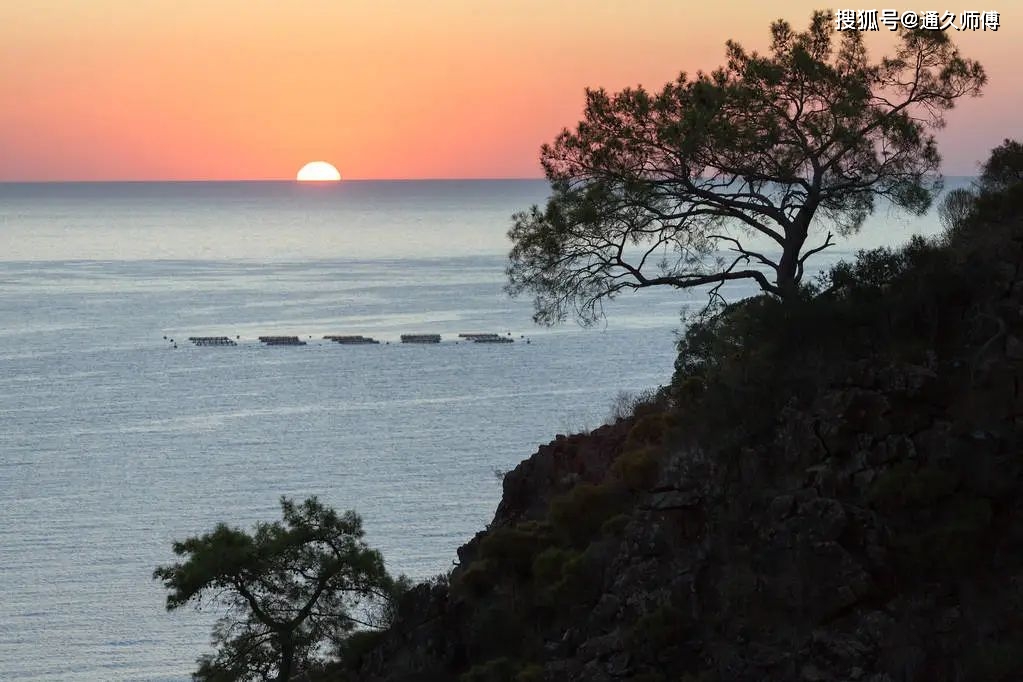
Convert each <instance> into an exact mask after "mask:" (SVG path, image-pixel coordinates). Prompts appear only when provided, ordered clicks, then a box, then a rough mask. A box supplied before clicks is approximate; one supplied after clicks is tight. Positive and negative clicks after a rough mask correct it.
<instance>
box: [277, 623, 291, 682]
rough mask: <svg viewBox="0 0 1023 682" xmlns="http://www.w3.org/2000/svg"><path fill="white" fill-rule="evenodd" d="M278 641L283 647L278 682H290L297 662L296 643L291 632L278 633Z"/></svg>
mask: <svg viewBox="0 0 1023 682" xmlns="http://www.w3.org/2000/svg"><path fill="white" fill-rule="evenodd" d="M277 641H278V643H280V646H281V667H280V670H279V671H278V672H277V682H288V680H290V679H291V668H292V666H293V665H294V662H295V642H294V641H292V639H291V631H290V630H288V631H282V632H278V633H277Z"/></svg>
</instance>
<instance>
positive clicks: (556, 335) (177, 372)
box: [0, 181, 935, 681]
mask: <svg viewBox="0 0 1023 682" xmlns="http://www.w3.org/2000/svg"><path fill="white" fill-rule="evenodd" d="M545 192H546V187H545V185H544V184H543V183H540V182H533V181H494V182H388V183H372V182H365V183H342V184H340V185H337V186H329V187H322V186H315V187H310V186H300V185H295V184H292V183H209V184H206V183H167V184H158V183H154V184H146V183H128V184H107V185H103V184H99V185H90V184H81V185H77V184H73V185H0V519H2V524H0V595H2V597H0V680H64V679H68V680H83V681H84V680H185V679H188V674H189V672H190V671H191V670H192V669H193V666H194V659H195V657H196V656H197V655H199V654H200V653H202V652H204V651H205V649H206V645H207V641H208V635H209V627H210V624H211V622H212V620H213V618H214V614H211V613H201V614H194V613H190V612H180V613H175V614H167V613H166V612H165V611H164V609H163V597H164V594H163V592H162V591H161V588H160V586H159V585H158V584H156V583H155V582H153V581H152V579H151V574H152V570H153V568H154V567H155V566H156V565H157V564H159V563H164V562H168V561H170V560H171V559H172V555H171V554H170V543H171V542H172V540H174V539H181V538H183V537H185V536H187V535H190V534H193V533H196V532H200V531H203V530H206V529H208V528H209V527H211V526H212V525H213V524H214V523H215V522H217V521H221V520H226V521H229V522H231V523H235V524H239V525H244V526H248V525H249V524H251V523H252V522H254V521H256V520H260V519H271V518H273V517H275V516H276V515H277V513H278V508H277V499H278V497H279V496H280V495H290V496H297V497H304V496H307V495H313V494H315V495H319V496H320V497H321V498H322V499H323V500H324V501H326V502H327V503H329V504H330V505H333V506H335V507H337V508H339V509H345V508H354V509H356V510H357V511H359V512H360V513H361V514H362V515H363V517H364V520H365V525H366V528H367V531H368V540H369V541H370V543H371V544H373V545H375V546H377V547H379V548H380V549H381V550H382V551H383V552H384V555H385V557H386V558H387V560H388V564H389V566H390V568H391V569H392V570H393V571H400V572H405V573H407V574H409V575H411V576H413V577H416V578H425V577H428V576H430V575H433V574H436V573H439V572H442V571H445V570H447V569H448V568H449V567H450V565H451V562H452V560H453V559H454V556H455V549H456V547H457V546H458V545H459V544H461V543H463V542H464V541H466V540H467V539H468V538H469V537H471V536H472V534H473V533H475V532H476V531H477V530H478V529H479V528H481V527H482V526H483V525H484V524H486V523H487V521H489V519H490V518H491V516H492V514H493V510H494V508H495V506H496V503H497V501H498V499H499V496H500V483H499V480H498V478H497V476H495V470H498V471H500V470H507V469H509V468H511V467H513V466H515V464H516V463H518V461H520V460H521V459H523V458H525V457H527V456H528V455H529V454H530V453H532V452H533V451H534V450H535V448H536V446H537V445H538V444H540V443H542V442H546V441H548V440H550V439H551V438H552V437H553V435H554V434H555V433H558V432H566V431H573V430H578V429H580V428H584V427H592V426H596V425H598V424H599V423H600V422H601V421H602V420H603V418H604V417H605V416H606V415H607V414H608V412H609V407H610V404H611V402H612V400H613V399H614V397H615V395H616V394H617V393H618V392H619V391H620V390H623V389H624V390H641V389H645V388H650V387H654V386H656V385H658V384H660V383H663V382H665V381H667V379H668V377H669V376H670V372H671V368H672V361H673V356H674V354H673V343H674V336H673V330H674V329H676V328H677V327H678V325H679V310H680V308H681V306H683V305H684V304H686V303H687V301H688V302H690V303H693V304H695V305H699V304H700V302H701V301H702V299H701V298H700V296H699V295H698V294H689V295H687V294H679V293H678V292H670V291H647V292H643V293H642V294H640V295H636V296H632V297H626V298H625V299H623V300H621V301H619V302H616V303H615V304H614V305H612V306H611V307H610V308H609V309H608V315H609V319H608V323H607V324H606V325H605V326H602V327H599V328H596V329H587V330H583V329H580V328H578V327H575V326H573V325H567V326H564V327H562V328H558V329H555V330H539V329H536V328H534V327H532V325H531V322H530V315H531V310H530V305H529V302H528V301H514V300H510V299H508V298H507V296H506V295H505V294H504V293H503V292H502V285H503V282H504V279H503V278H504V275H503V268H504V254H505V253H506V252H507V249H508V246H509V245H508V243H507V241H506V237H505V232H506V230H507V228H508V226H509V216H510V214H511V213H512V212H513V211H516V210H520V209H523V208H526V207H527V206H529V205H530V204H531V203H534V202H538V201H542V199H543V198H544V196H545ZM883 220H884V216H881V217H880V218H878V219H875V220H874V221H873V222H872V223H871V225H868V229H866V230H864V233H863V234H862V235H861V236H860V237H859V238H858V240H857V241H855V242H853V244H852V245H846V246H845V247H844V250H841V249H836V250H835V252H834V253H833V254H832V255H831V256H830V258H831V259H833V258H835V257H837V256H839V255H841V254H842V253H848V251H849V250H850V249H851V248H853V247H855V246H869V245H875V244H881V243H894V242H899V241H902V240H904V239H905V237H906V236H908V234H910V233H911V232H912V231H923V232H933V231H934V229H935V224H934V220H933V218H932V217H929V216H928V217H924V218H921V219H917V220H914V221H908V222H902V223H890V222H882V221H883ZM746 291H748V290H746V289H742V288H737V289H732V290H730V291H729V292H728V293H729V295H731V296H741V295H742V294H743V293H745V292H746ZM480 331H483V332H500V333H508V332H510V333H511V334H512V337H513V338H514V339H515V340H516V342H515V343H512V344H502V345H475V344H466V343H455V339H456V338H457V336H456V335H457V334H458V333H459V332H480ZM407 332H426V333H440V334H442V335H443V337H444V339H445V341H444V342H443V343H441V344H439V345H430V346H409V345H402V344H400V343H398V342H397V341H398V337H399V335H400V334H402V333H407ZM331 333H335V334H365V335H369V336H374V337H376V338H378V339H381V340H382V341H383V342H384V343H382V344H380V345H377V346H357V347H351V346H345V347H342V346H338V345H334V344H330V343H328V342H325V341H323V340H322V339H321V337H322V336H323V335H324V334H331ZM262 334H295V335H301V336H302V337H303V339H305V340H306V341H307V342H308V345H306V346H301V347H264V346H262V345H261V344H259V343H258V342H257V341H256V340H255V337H257V336H259V335H262ZM192 335H217V336H220V335H224V336H231V337H232V338H233V337H236V336H237V337H238V343H239V345H238V346H236V347H226V348H196V347H193V346H191V345H190V344H188V342H187V341H186V337H187V336H192ZM164 337H166V339H165V338H164ZM527 337H528V340H529V343H528V344H527V343H526V340H527ZM171 339H173V340H174V343H172V342H171ZM387 342H390V343H387ZM175 343H176V345H177V348H175V347H174V345H175Z"/></svg>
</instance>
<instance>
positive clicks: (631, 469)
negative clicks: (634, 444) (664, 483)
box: [611, 446, 662, 491]
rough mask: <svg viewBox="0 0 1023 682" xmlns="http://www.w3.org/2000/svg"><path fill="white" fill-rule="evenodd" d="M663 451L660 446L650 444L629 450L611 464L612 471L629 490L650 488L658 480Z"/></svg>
mask: <svg viewBox="0 0 1023 682" xmlns="http://www.w3.org/2000/svg"><path fill="white" fill-rule="evenodd" d="M661 453H662V450H661V449H660V448H656V447H650V446H647V447H644V448H639V449H636V450H627V451H626V452H623V453H622V454H620V455H619V456H618V458H617V459H616V460H615V462H614V464H613V465H611V471H612V473H613V474H614V475H615V476H617V477H618V478H619V479H620V480H621V481H622V483H623V484H624V485H625V487H626V488H628V489H629V490H631V491H644V490H649V489H650V488H651V487H652V486H653V485H654V484H655V483H656V482H657V474H658V473H659V472H660V468H661V462H660V456H661Z"/></svg>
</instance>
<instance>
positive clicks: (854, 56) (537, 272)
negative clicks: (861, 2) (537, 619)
mask: <svg viewBox="0 0 1023 682" xmlns="http://www.w3.org/2000/svg"><path fill="white" fill-rule="evenodd" d="M832 26H833V19H832V15H831V13H829V12H816V13H814V15H813V18H812V20H811V22H810V25H809V28H808V29H807V30H806V31H804V32H795V31H793V29H792V28H791V27H790V25H789V24H788V23H786V22H785V21H777V22H775V23H774V24H773V25H772V26H771V36H772V40H771V47H770V52H769V53H768V54H765V55H761V54H757V53H755V52H747V51H746V50H745V49H743V48H742V47H741V46H740V45H739V44H738V43H735V42H728V44H727V57H728V61H727V64H726V65H725V66H724V67H722V68H720V69H718V70H716V71H714V72H713V73H709V74H706V73H699V74H697V76H696V77H695V78H689V77H688V76H686V75H685V74H682V75H681V76H680V77H679V78H678V79H677V80H676V81H674V82H672V83H669V84H667V85H666V86H665V87H664V88H663V89H662V90H661V91H660V92H657V93H651V92H648V91H646V90H644V89H643V88H642V87H637V88H631V89H625V90H623V91H621V92H619V93H616V94H608V93H607V92H605V91H604V90H603V89H598V90H587V93H586V108H585V114H584V118H583V120H582V121H581V122H580V123H579V124H578V126H577V127H576V129H575V130H567V129H566V130H564V131H563V132H562V133H561V134H560V135H559V136H558V137H557V139H556V140H555V142H554V143H553V144H550V145H545V146H544V147H543V149H542V151H541V161H542V164H543V167H544V170H545V172H546V176H547V179H548V180H549V181H550V183H551V187H552V196H551V198H550V199H549V200H548V202H547V204H546V206H545V207H544V208H542V209H541V208H540V207H538V206H533V207H532V209H530V210H528V211H525V212H521V213H518V214H516V215H515V216H514V225H513V227H512V229H511V230H510V232H509V237H510V238H511V240H512V242H513V249H512V251H511V255H510V262H509V266H508V269H507V275H508V279H509V282H508V285H507V290H508V292H509V293H511V294H512V295H519V294H523V293H530V294H532V295H533V296H534V305H535V315H534V319H535V320H536V321H537V322H538V323H541V324H554V323H557V322H559V321H562V320H564V319H565V318H566V317H567V316H568V315H569V314H574V315H575V316H576V317H577V318H578V319H579V320H580V321H581V322H583V323H591V322H594V321H595V320H597V319H599V318H600V317H601V316H602V315H603V310H602V306H603V302H604V301H605V300H608V299H611V298H613V297H614V296H615V295H616V294H619V293H620V292H622V291H625V290H631V289H639V288H644V287H650V286H670V287H676V288H689V287H696V286H703V285H710V286H711V287H712V288H713V291H716V290H717V289H718V288H719V287H720V286H721V285H722V284H724V283H726V282H730V281H735V280H743V279H745V280H752V281H754V282H756V283H757V284H758V285H759V286H760V288H761V289H762V290H764V291H766V292H769V293H771V294H774V295H777V296H779V297H783V298H785V297H789V296H792V295H793V294H795V293H796V292H797V291H798V288H799V283H800V281H801V279H802V276H803V272H804V268H805V264H806V261H807V259H809V258H810V257H811V256H813V255H814V254H816V253H818V252H820V251H821V250H823V249H825V248H827V247H828V246H830V245H831V244H832V243H833V235H834V234H836V233H837V234H839V235H846V234H849V233H852V232H855V231H856V230H858V229H859V228H860V227H861V225H862V224H863V221H864V220H865V219H866V217H867V216H868V215H869V214H870V213H871V212H872V211H873V209H874V206H875V201H876V199H878V198H879V197H883V198H885V199H887V200H888V201H890V202H891V203H892V204H894V205H895V206H898V207H900V208H902V209H905V210H908V211H911V212H915V213H922V212H923V211H925V210H926V209H927V207H928V206H929V205H930V202H931V200H932V196H933V193H934V192H935V191H936V190H937V189H939V187H940V175H939V173H938V170H939V161H940V158H939V155H938V152H937V148H936V144H935V139H934V131H935V130H936V129H938V128H941V127H942V126H943V125H944V119H943V114H944V112H946V111H948V110H949V109H951V108H952V107H953V106H954V104H955V101H956V100H957V99H958V98H960V97H962V96H964V95H977V94H979V92H980V89H981V87H982V85H983V84H984V82H985V80H986V77H985V75H984V71H983V69H982V68H981V66H980V65H979V64H978V63H977V62H975V61H972V60H968V59H965V58H963V57H962V56H960V54H959V52H958V50H957V49H956V48H955V46H954V45H953V44H952V42H951V41H950V39H949V37H948V35H947V34H946V33H944V32H941V31H933V30H914V31H908V30H904V31H903V32H902V34H901V36H900V41H899V44H898V46H897V48H896V49H895V52H894V54H893V55H892V56H889V57H884V58H882V59H881V60H880V61H877V62H872V61H870V59H869V58H868V55H867V50H866V48H865V46H864V43H863V38H862V35H861V34H860V33H858V32H855V31H853V32H846V33H842V34H841V36H840V38H838V40H837V41H836V40H835V36H834V33H835V32H834V30H833V27H832ZM836 42H837V45H836ZM811 228H815V229H819V230H820V232H821V233H822V234H825V233H826V236H825V237H823V238H822V240H821V241H819V242H817V243H816V244H814V245H813V246H811V247H810V248H807V240H808V237H809V235H810V233H811ZM750 237H755V238H756V241H753V242H751V241H750V239H749V238H750ZM761 243H763V244H765V246H760V244H761ZM723 254H726V255H723Z"/></svg>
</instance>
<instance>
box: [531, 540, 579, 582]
mask: <svg viewBox="0 0 1023 682" xmlns="http://www.w3.org/2000/svg"><path fill="white" fill-rule="evenodd" d="M578 556H579V553H578V552H577V551H575V550H571V549H565V548H563V547H548V548H547V549H545V550H544V551H542V552H540V553H539V554H537V555H536V558H535V559H534V560H533V581H534V584H535V585H536V587H537V589H539V590H543V589H545V588H550V587H553V586H555V585H557V584H558V583H559V582H560V581H561V580H562V578H563V577H564V575H565V566H566V564H568V562H569V561H572V560H574V559H575V558H577V557H578Z"/></svg>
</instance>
